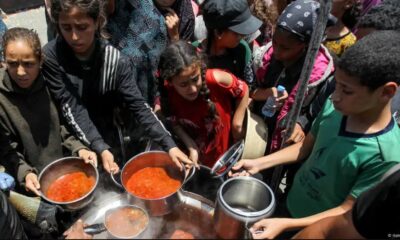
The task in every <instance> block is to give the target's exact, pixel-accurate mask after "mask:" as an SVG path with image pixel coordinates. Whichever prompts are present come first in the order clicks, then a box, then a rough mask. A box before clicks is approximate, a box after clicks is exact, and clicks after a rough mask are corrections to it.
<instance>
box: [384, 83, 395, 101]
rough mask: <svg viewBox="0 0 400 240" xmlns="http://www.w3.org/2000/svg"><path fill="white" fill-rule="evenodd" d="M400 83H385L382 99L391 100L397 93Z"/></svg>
mask: <svg viewBox="0 0 400 240" xmlns="http://www.w3.org/2000/svg"><path fill="white" fill-rule="evenodd" d="M397 88H398V85H397V83H395V82H388V83H386V84H385V85H383V88H382V95H381V96H382V99H383V100H385V101H389V100H390V99H392V98H393V97H394V95H395V94H396V91H397Z"/></svg>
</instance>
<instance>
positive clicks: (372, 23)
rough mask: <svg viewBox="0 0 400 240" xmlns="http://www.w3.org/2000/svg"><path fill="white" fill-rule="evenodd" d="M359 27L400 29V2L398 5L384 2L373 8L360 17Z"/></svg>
mask: <svg viewBox="0 0 400 240" xmlns="http://www.w3.org/2000/svg"><path fill="white" fill-rule="evenodd" d="M397 4H398V3H397ZM358 28H373V29H376V30H400V4H399V6H398V7H395V6H394V5H392V4H389V3H386V2H384V4H381V5H377V6H375V7H373V8H371V10H370V11H369V12H368V13H367V14H365V15H364V16H363V17H362V18H361V19H360V22H359V23H358Z"/></svg>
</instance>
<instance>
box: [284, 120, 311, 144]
mask: <svg viewBox="0 0 400 240" xmlns="http://www.w3.org/2000/svg"><path fill="white" fill-rule="evenodd" d="M285 131H286V130H284V131H282V134H284V133H285ZM305 137H306V135H305V133H304V131H303V128H302V127H301V126H300V124H298V123H296V125H294V129H293V132H292V135H290V138H289V139H288V140H286V143H298V142H301V141H303V140H304V138H305Z"/></svg>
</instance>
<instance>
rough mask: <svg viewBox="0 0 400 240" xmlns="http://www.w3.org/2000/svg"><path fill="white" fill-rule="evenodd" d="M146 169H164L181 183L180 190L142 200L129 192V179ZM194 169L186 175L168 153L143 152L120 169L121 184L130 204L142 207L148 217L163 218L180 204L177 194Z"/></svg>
mask: <svg viewBox="0 0 400 240" xmlns="http://www.w3.org/2000/svg"><path fill="white" fill-rule="evenodd" d="M146 167H161V168H164V169H165V170H166V171H167V173H168V175H169V176H171V177H172V178H174V179H177V180H179V181H180V182H181V186H180V188H179V189H178V190H177V191H176V192H173V193H171V194H169V195H167V196H164V197H161V198H157V199H147V198H142V197H139V196H136V195H135V194H133V193H131V192H129V191H128V188H127V182H128V180H129V178H130V177H131V176H132V175H133V174H134V173H136V172H137V171H139V170H141V169H143V168H146ZM194 169H195V168H194V167H192V172H191V173H190V174H188V175H187V174H185V172H184V171H180V169H179V168H178V166H176V164H175V163H174V162H173V161H172V159H171V157H170V156H169V155H168V153H166V152H163V151H149V152H143V153H141V154H138V155H136V156H134V157H133V158H132V159H130V160H129V161H128V162H127V163H126V164H125V166H124V167H123V168H122V171H121V183H122V186H123V188H124V189H125V191H126V192H127V193H128V199H129V201H130V203H131V204H134V205H138V206H141V207H143V208H144V209H145V210H146V211H147V212H148V213H149V214H150V216H163V215H165V214H168V213H170V212H171V211H172V210H173V208H174V207H175V206H176V205H177V204H178V203H179V202H180V200H179V195H178V192H179V191H180V189H181V188H182V186H183V185H184V184H185V182H186V181H187V180H188V179H190V177H191V176H193V174H194Z"/></svg>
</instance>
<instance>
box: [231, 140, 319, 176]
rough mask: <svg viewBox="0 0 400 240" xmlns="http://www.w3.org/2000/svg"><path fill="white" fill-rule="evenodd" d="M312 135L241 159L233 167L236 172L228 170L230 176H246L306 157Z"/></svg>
mask: <svg viewBox="0 0 400 240" xmlns="http://www.w3.org/2000/svg"><path fill="white" fill-rule="evenodd" d="M314 141H315V139H314V136H313V135H312V133H309V134H308V135H307V137H306V139H305V140H304V141H302V142H298V143H296V144H293V145H291V146H289V147H286V148H283V149H281V150H280V151H278V152H275V153H272V154H270V155H267V156H264V157H261V158H257V159H242V160H240V161H239V162H238V163H237V164H236V165H235V166H234V167H233V168H232V170H233V171H237V172H236V173H232V172H230V173H229V175H230V176H248V175H253V174H256V173H258V172H259V171H261V170H264V169H268V168H272V167H275V166H278V165H282V164H290V163H295V162H298V161H302V160H304V159H306V158H307V157H308V156H309V155H310V153H311V151H312V149H313V147H314Z"/></svg>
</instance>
